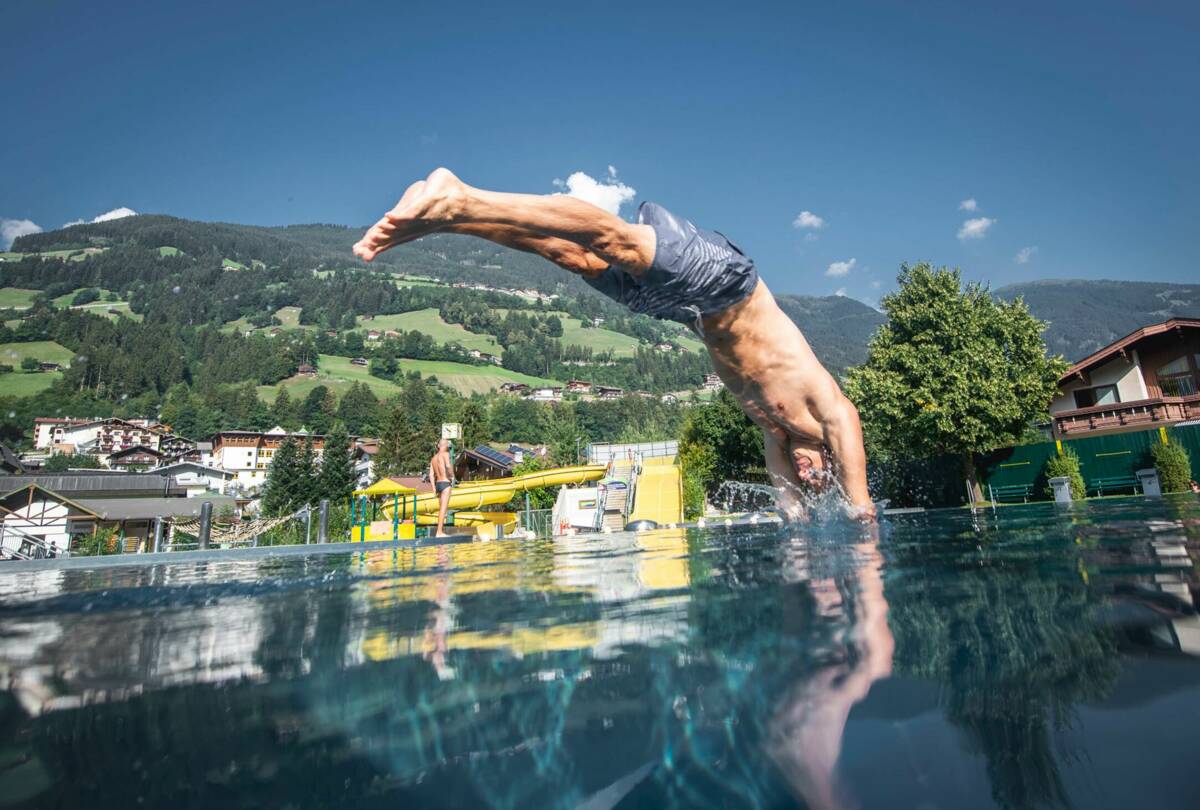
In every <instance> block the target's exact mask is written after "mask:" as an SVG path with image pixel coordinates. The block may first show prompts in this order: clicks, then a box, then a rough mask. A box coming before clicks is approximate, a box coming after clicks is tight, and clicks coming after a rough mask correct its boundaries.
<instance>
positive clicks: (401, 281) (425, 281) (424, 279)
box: [392, 273, 450, 287]
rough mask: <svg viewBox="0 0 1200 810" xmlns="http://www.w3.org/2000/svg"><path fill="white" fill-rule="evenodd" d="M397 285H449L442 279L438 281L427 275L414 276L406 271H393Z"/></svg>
mask: <svg viewBox="0 0 1200 810" xmlns="http://www.w3.org/2000/svg"><path fill="white" fill-rule="evenodd" d="M392 276H393V278H395V280H396V286H397V287H449V286H450V285H449V284H447V283H446V282H444V281H438V280H437V279H436V278H430V277H429V276H414V275H408V274H407V273H393V274H392Z"/></svg>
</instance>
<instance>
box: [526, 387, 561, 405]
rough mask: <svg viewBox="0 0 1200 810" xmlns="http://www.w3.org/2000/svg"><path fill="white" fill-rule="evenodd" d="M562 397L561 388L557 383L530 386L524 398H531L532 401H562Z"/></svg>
mask: <svg viewBox="0 0 1200 810" xmlns="http://www.w3.org/2000/svg"><path fill="white" fill-rule="evenodd" d="M562 397H563V390H562V388H561V387H559V386H557V385H554V386H541V387H538V388H532V389H530V391H529V393H528V394H526V395H525V398H526V399H531V400H533V401H534V402H562Z"/></svg>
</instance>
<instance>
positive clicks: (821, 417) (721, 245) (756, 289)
mask: <svg viewBox="0 0 1200 810" xmlns="http://www.w3.org/2000/svg"><path fill="white" fill-rule="evenodd" d="M439 232H441V233H461V234H468V235H471V236H478V237H481V238H484V239H488V240H490V241H492V242H496V243H497V244H501V245H505V246H507V247H511V248H515V249H517V250H524V251H526V252H530V253H536V254H538V255H540V256H543V257H545V258H546V259H549V260H550V261H552V262H554V263H555V264H557V265H558V266H559V267H562V268H564V269H566V270H569V271H570V272H572V273H577V274H579V275H580V276H582V277H583V279H584V281H586V282H587V283H588V284H589V285H591V286H592V287H594V288H595V289H597V290H599V291H600V292H602V293H604V294H605V295H607V296H609V297H611V298H613V299H615V300H616V301H618V302H620V303H622V304H625V305H626V306H628V307H629V308H630V309H631V310H632V311H634V312H639V313H644V314H647V315H651V316H654V317H657V318H663V319H667V320H674V321H678V322H680V323H683V324H686V325H687V326H690V327H691V328H692V329H694V330H695V331H696V333H697V334H698V335H699V336H700V337H701V339H703V341H704V343H705V345H706V346H707V347H708V352H709V355H710V356H711V357H712V361H713V366H714V367H715V368H716V371H717V374H719V375H720V377H721V379H722V380H723V381H724V383H725V386H726V387H727V388H728V389H729V390H730V392H731V393H732V394H733V395H734V396H735V397H737V399H738V401H739V402H740V403H741V406H742V409H743V410H744V411H745V412H746V414H747V415H748V416H749V417H750V418H751V419H752V420H753V421H754V422H755V423H756V424H757V425H758V426H759V427H760V428H761V429H762V431H763V440H764V446H765V461H766V466H767V471H768V472H769V473H770V475H771V480H772V482H773V483H774V484H775V486H776V488H777V489H778V490H779V492H780V506H781V508H782V509H783V510H784V512H785V513H786V514H787V515H788V516H789V517H801V516H802V515H803V512H804V507H803V495H804V492H805V491H806V490H820V489H823V488H824V487H827V486H828V485H829V483H830V481H831V480H836V482H837V483H838V485H839V486H840V487H841V490H842V493H843V494H844V496H845V498H846V500H847V502H848V510H849V511H850V513H851V514H852V515H853V516H855V517H859V518H865V519H871V518H874V516H875V507H874V505H873V503H872V502H871V497H870V495H869V494H868V492H867V470H866V454H865V452H864V450H863V440H862V428H861V427H860V425H859V419H858V411H857V410H856V409H855V408H854V405H853V404H852V403H851V402H850V400H848V399H847V398H846V397H845V395H843V394H842V392H841V389H840V388H839V387H838V384H837V382H836V381H835V380H834V379H833V377H832V376H831V375H830V374H829V372H828V371H826V370H825V368H824V367H823V366H822V365H821V363H820V362H819V361H818V360H817V358H816V356H815V355H814V354H813V352H812V349H811V348H809V345H808V341H806V340H805V339H804V336H803V335H802V334H800V330H799V329H797V328H796V325H795V324H794V323H792V320H791V319H790V318H789V317H788V316H787V315H785V314H784V313H783V311H782V310H780V309H779V306H778V305H777V304H776V303H775V298H774V297H773V296H772V295H771V292H770V290H768V289H767V286H766V284H764V283H763V282H762V280H761V279H760V278H759V277H758V272H757V271H756V270H755V268H754V262H753V260H751V259H750V258H748V257H747V256H746V255H745V254H744V253H742V251H741V249H740V248H738V247H737V245H735V244H733V242H731V241H729V240H728V239H727V238H726V237H725V236H723V235H722V234H720V233H717V232H715V231H707V230H704V229H701V228H697V227H696V226H695V225H693V224H692V223H690V222H688V221H687V220H684V219H681V218H679V217H676V216H674V215H673V214H671V213H670V212H668V211H667V210H666V209H664V208H661V207H660V206H657V205H654V204H653V203H643V204H642V206H641V208H640V209H639V211H638V223H637V224H630V223H628V222H626V221H625V220H623V219H621V218H620V217H617V216H614V215H613V214H610V213H608V212H607V211H604V210H603V209H600V208H597V207H596V206H594V205H591V204H589V203H586V202H584V201H583V200H579V199H575V198H574V197H566V196H558V195H554V196H542V195H537V194H506V193H502V192H495V191H485V190H483V189H477V188H473V187H471V186H468V185H466V184H465V183H463V182H462V181H461V180H459V179H458V178H457V177H455V176H454V175H453V174H452V173H451V172H449V171H448V170H446V169H437V170H436V171H434V172H433V173H432V174H430V175H429V177H427V178H426V179H425V180H421V181H418V182H416V183H413V184H412V185H411V186H410V187H409V188H408V190H407V191H406V192H405V193H404V196H403V197H402V198H401V199H400V202H398V203H397V204H396V206H395V207H394V208H393V209H392V210H391V211H389V212H388V213H386V214H385V215H384V216H383V218H382V219H380V220H379V221H378V222H377V223H375V224H374V225H373V226H371V228H370V230H368V231H367V233H366V234H365V235H364V236H363V238H362V239H361V240H359V242H358V243H357V244H356V245H355V246H354V252H355V254H356V255H358V256H359V257H360V258H362V259H364V260H366V261H371V260H372V259H374V258H375V257H376V256H377V255H379V254H380V253H382V252H383V251H385V250H387V249H389V248H391V247H395V246H396V245H400V244H403V243H405V242H410V241H412V240H414V239H418V238H420V237H422V236H425V235H427V234H430V233H439Z"/></svg>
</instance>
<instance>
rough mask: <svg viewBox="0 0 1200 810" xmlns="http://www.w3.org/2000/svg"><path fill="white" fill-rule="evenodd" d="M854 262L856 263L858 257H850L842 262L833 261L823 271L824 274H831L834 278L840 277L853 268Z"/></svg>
mask: <svg viewBox="0 0 1200 810" xmlns="http://www.w3.org/2000/svg"><path fill="white" fill-rule="evenodd" d="M856 264H858V259H850V260H849V261H844V262H834V263H833V264H831V265H829V268H828V269H827V270H826V271H825V275H827V276H833V277H834V278H841V277H842V276H844V275H847V274H848V273H849V272H850V271H851V270H853V269H854V265H856Z"/></svg>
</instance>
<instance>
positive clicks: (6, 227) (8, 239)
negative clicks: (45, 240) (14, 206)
mask: <svg viewBox="0 0 1200 810" xmlns="http://www.w3.org/2000/svg"><path fill="white" fill-rule="evenodd" d="M41 232H42V226H41V225H38V224H37V223H36V222H34V221H33V220H30V219H0V249H3V250H8V249H9V248H10V247H12V243H13V242H14V241H15V240H16V238H17V237H18V236H28V235H29V234H31V233H41Z"/></svg>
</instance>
